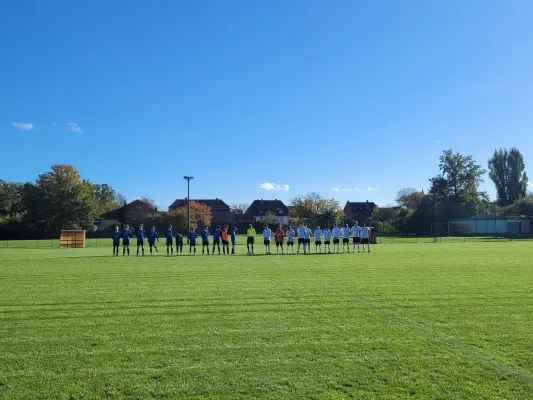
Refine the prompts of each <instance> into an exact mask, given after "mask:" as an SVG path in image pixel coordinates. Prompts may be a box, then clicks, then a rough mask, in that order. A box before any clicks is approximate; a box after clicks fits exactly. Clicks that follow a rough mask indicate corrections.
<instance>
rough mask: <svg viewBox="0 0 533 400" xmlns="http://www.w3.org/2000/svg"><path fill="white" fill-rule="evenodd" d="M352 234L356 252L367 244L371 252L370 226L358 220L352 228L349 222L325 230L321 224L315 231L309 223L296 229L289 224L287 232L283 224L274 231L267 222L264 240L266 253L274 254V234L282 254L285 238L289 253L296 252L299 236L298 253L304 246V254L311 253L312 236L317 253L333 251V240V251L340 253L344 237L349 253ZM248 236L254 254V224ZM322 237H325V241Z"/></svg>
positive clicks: (249, 246) (249, 247) (345, 247)
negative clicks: (310, 227)
mask: <svg viewBox="0 0 533 400" xmlns="http://www.w3.org/2000/svg"><path fill="white" fill-rule="evenodd" d="M350 235H352V246H353V252H354V253H355V251H356V249H357V252H361V246H362V250H363V253H364V252H365V245H366V246H367V250H368V252H369V253H370V228H369V227H367V226H365V224H362V225H361V226H359V224H358V223H357V221H356V222H355V223H354V226H353V227H351V228H350V227H349V226H348V224H346V225H345V226H343V227H342V228H339V227H338V226H337V225H334V226H333V228H332V229H330V228H329V226H326V227H325V228H324V229H323V230H322V229H320V226H317V227H316V229H315V230H314V232H312V231H311V229H309V228H308V227H307V225H305V224H302V225H300V226H298V228H296V231H295V230H294V229H292V227H290V226H289V227H288V229H287V230H286V231H285V232H284V231H283V229H282V227H281V225H279V226H278V228H277V229H276V231H275V232H274V233H272V231H271V229H270V228H269V227H268V225H266V224H265V225H264V230H263V241H264V245H265V253H266V254H272V253H271V252H270V240H271V238H272V236H274V240H275V243H276V253H277V254H279V251H280V250H281V254H283V243H284V239H285V238H287V254H289V250H291V251H292V254H294V239H295V238H298V248H297V251H296V252H297V254H299V253H300V248H301V247H303V253H304V254H308V253H311V237H314V238H315V253H317V254H319V253H322V252H324V253H326V252H327V253H331V242H332V241H333V253H339V252H340V239H341V237H342V252H343V253H344V252H345V251H348V253H349V252H350ZM247 236H248V239H247V245H248V254H254V247H253V243H254V236H255V230H253V228H252V225H250V229H249V230H248V232H247ZM322 238H324V240H323V241H322ZM322 244H324V247H322ZM322 250H323V251H322Z"/></svg>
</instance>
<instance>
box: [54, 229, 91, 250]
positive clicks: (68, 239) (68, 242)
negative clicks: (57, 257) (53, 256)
mask: <svg viewBox="0 0 533 400" xmlns="http://www.w3.org/2000/svg"><path fill="white" fill-rule="evenodd" d="M59 248H60V249H73V248H75V249H84V248H85V231H79V230H65V231H61V236H60V237H59Z"/></svg>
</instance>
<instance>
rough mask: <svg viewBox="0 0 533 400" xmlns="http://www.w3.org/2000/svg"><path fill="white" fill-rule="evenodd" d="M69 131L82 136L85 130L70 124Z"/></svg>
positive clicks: (73, 123)
mask: <svg viewBox="0 0 533 400" xmlns="http://www.w3.org/2000/svg"><path fill="white" fill-rule="evenodd" d="M67 130H68V131H70V132H74V133H79V134H80V135H81V134H82V133H83V130H82V129H81V128H80V126H79V125H78V124H77V123H75V122H69V123H68V124H67Z"/></svg>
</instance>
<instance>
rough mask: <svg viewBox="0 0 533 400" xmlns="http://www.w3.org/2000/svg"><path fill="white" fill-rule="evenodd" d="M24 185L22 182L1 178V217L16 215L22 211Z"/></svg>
mask: <svg viewBox="0 0 533 400" xmlns="http://www.w3.org/2000/svg"><path fill="white" fill-rule="evenodd" d="M22 187H23V185H21V184H20V183H12V182H5V181H2V180H0V218H3V217H14V216H15V215H16V214H18V213H20V212H22V208H21V205H22V204H21V202H22Z"/></svg>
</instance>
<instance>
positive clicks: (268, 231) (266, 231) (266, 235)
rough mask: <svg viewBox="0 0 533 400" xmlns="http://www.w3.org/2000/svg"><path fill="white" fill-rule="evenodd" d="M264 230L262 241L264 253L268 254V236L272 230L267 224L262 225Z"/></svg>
mask: <svg viewBox="0 0 533 400" xmlns="http://www.w3.org/2000/svg"><path fill="white" fill-rule="evenodd" d="M264 228H265V230H264V231H263V242H264V244H265V254H270V237H271V236H272V231H271V230H270V228H269V227H268V225H267V224H265V225H264Z"/></svg>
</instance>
